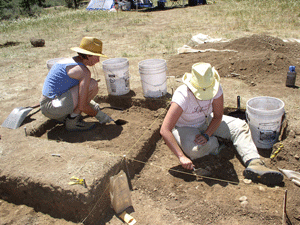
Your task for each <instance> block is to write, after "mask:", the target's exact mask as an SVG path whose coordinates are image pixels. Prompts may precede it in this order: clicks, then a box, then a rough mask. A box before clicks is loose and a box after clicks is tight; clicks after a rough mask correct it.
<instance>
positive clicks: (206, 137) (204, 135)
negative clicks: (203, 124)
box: [201, 133, 209, 141]
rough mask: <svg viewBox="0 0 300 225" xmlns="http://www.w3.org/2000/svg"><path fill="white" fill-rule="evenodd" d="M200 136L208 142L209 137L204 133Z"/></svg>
mask: <svg viewBox="0 0 300 225" xmlns="http://www.w3.org/2000/svg"><path fill="white" fill-rule="evenodd" d="M201 135H202V136H203V137H205V139H206V140H207V141H209V136H208V134H206V133H201Z"/></svg>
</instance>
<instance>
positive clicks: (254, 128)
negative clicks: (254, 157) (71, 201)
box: [246, 97, 285, 149]
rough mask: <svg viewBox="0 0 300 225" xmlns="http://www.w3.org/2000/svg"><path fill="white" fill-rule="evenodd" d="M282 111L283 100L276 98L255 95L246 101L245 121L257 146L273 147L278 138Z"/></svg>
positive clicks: (263, 147)
mask: <svg viewBox="0 0 300 225" xmlns="http://www.w3.org/2000/svg"><path fill="white" fill-rule="evenodd" d="M284 113H285V111H284V102H283V101H282V100H280V99H278V98H273V97H256V98H252V99H250V100H248V101H247V105H246V117H247V122H248V124H249V127H250V130H251V134H252V139H253V141H254V143H255V145H256V147H257V148H262V149H270V148H272V147H273V144H274V143H275V142H276V141H277V140H278V136H279V133H280V129H281V124H282V119H283V116H284Z"/></svg>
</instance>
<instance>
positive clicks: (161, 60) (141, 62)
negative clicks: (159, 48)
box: [138, 59, 167, 67]
mask: <svg viewBox="0 0 300 225" xmlns="http://www.w3.org/2000/svg"><path fill="white" fill-rule="evenodd" d="M153 61H158V62H159V63H156V66H158V65H161V64H166V63H167V61H166V60H165V59H145V60H142V61H140V62H139V63H138V65H139V67H153V65H146V66H145V65H144V63H148V62H153Z"/></svg>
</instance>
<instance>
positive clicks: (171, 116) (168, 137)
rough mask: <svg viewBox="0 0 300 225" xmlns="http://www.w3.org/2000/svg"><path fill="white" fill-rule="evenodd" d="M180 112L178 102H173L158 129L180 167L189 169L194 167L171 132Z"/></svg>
mask: <svg viewBox="0 0 300 225" xmlns="http://www.w3.org/2000/svg"><path fill="white" fill-rule="evenodd" d="M182 112H183V110H182V108H181V107H180V106H179V105H178V104H176V103H174V102H173V103H172V104H171V106H170V108H169V110H168V112H167V115H166V117H165V119H164V121H163V124H162V126H161V129H160V134H161V135H162V137H163V139H164V140H165V142H166V145H167V146H168V147H169V148H170V149H171V151H172V152H173V153H174V154H175V155H176V156H177V157H178V159H179V161H180V164H181V165H182V167H183V168H185V169H189V170H191V169H193V168H194V165H193V163H192V161H191V160H190V159H189V158H187V157H186V156H185V155H184V153H183V152H182V150H181V148H180V147H179V145H178V144H177V141H176V139H175V137H174V135H173V134H172V129H173V128H174V127H175V124H176V123H177V120H178V119H179V117H180V116H181V114H182Z"/></svg>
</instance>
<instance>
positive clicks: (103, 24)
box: [0, 0, 300, 88]
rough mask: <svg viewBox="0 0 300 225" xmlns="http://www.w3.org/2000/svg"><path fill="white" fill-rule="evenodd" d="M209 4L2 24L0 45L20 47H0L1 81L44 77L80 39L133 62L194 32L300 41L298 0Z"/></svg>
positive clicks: (170, 49)
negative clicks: (41, 42) (36, 45)
mask: <svg viewBox="0 0 300 225" xmlns="http://www.w3.org/2000/svg"><path fill="white" fill-rule="evenodd" d="M186 2H187V1H186ZM208 3H209V4H208V5H203V6H196V7H186V8H176V9H172V10H164V11H152V12H141V11H139V12H136V11H131V12H122V11H119V12H117V13H116V12H102V11H95V12H91V11H86V10H85V9H84V8H83V9H81V10H76V11H74V10H68V9H64V8H55V9H52V10H48V13H47V14H44V15H42V16H41V17H40V18H35V19H34V18H31V19H23V20H18V21H14V22H2V23H1V25H0V40H1V43H0V44H1V45H4V44H5V43H6V42H10V41H12V42H19V43H20V44H19V45H17V46H11V47H5V48H1V54H0V58H1V63H0V65H1V68H2V72H1V75H0V79H1V80H3V79H4V80H6V79H8V78H9V77H15V76H18V75H19V74H20V73H28V74H30V73H31V72H33V73H34V72H37V71H39V72H40V73H46V72H47V68H46V64H45V62H46V61H47V60H48V59H51V58H57V57H69V56H72V55H73V53H72V52H71V51H69V48H70V47H73V46H77V45H78V43H79V42H80V40H81V38H82V37H83V36H96V37H99V38H100V39H102V40H103V42H104V52H105V54H107V55H108V56H109V57H127V58H130V60H131V61H132V62H137V61H139V60H142V59H145V58H165V57H167V56H168V55H170V54H175V53H176V51H177V48H178V47H181V46H182V45H184V44H187V43H188V42H189V41H190V39H191V37H192V36H194V35H196V34H198V33H203V34H207V35H209V36H211V37H215V38H217V37H223V38H230V39H234V38H238V37H242V36H246V35H251V34H253V33H266V34H269V35H273V36H276V37H280V38H287V37H290V38H300V33H299V27H300V26H299V25H300V18H299V11H300V3H299V1H297V0H288V1H280V0H276V1H271V0H270V1H254V0H248V1H246V0H244V1H237V0H226V1H225V0H223V1H215V2H213V3H212V2H208ZM168 5H169V3H168ZM297 13H298V14H297ZM31 37H36V38H43V39H45V40H46V48H40V49H34V50H33V49H32V47H31V45H30V42H29V39H30V38H31ZM134 69H136V68H134ZM29 88H30V87H29Z"/></svg>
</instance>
